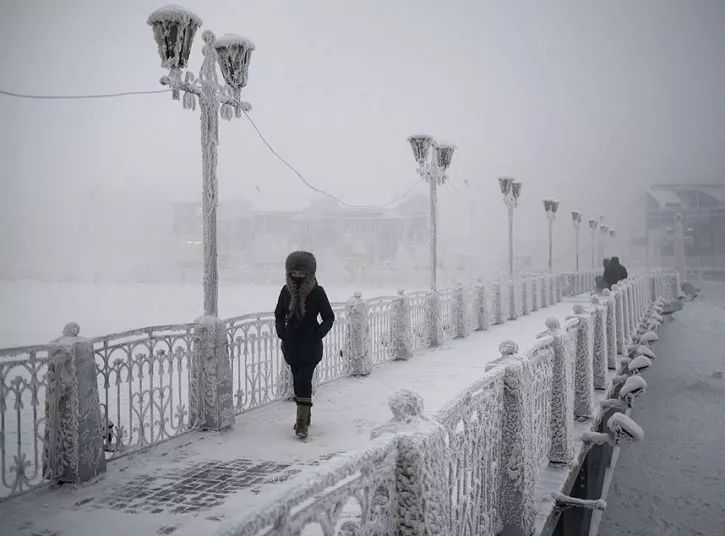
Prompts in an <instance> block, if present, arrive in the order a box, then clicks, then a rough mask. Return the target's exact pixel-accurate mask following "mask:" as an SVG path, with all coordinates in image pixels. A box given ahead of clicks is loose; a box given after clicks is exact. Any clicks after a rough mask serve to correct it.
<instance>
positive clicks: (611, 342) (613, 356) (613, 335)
mask: <svg viewBox="0 0 725 536" xmlns="http://www.w3.org/2000/svg"><path fill="white" fill-rule="evenodd" d="M602 296H603V299H604V304H605V306H606V309H607V312H606V320H605V322H606V326H607V344H606V348H607V368H608V369H610V370H615V369H616V368H617V352H618V351H619V350H618V349H619V345H620V342H619V341H620V336H619V331H618V327H617V326H618V325H619V324H618V322H617V303H616V299H615V296H613V295H612V292H611V291H610V290H609V289H608V288H605V289H604V291H603V292H602Z"/></svg>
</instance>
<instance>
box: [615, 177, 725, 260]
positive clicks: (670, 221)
mask: <svg viewBox="0 0 725 536" xmlns="http://www.w3.org/2000/svg"><path fill="white" fill-rule="evenodd" d="M676 214H682V216H683V219H684V220H683V221H684V225H685V257H686V265H687V266H688V267H699V268H716V267H721V268H722V267H723V266H725V185H720V184H701V185H690V184H658V185H655V186H652V187H651V188H649V189H648V190H647V191H646V192H644V193H643V194H642V195H641V196H640V197H639V198H638V199H637V201H636V203H635V205H634V207H633V209H632V210H631V211H630V218H631V219H630V222H629V223H630V233H631V237H632V240H631V245H632V253H633V255H634V256H635V257H636V258H638V260H641V261H647V262H649V263H650V264H652V265H654V264H663V265H674V242H673V237H672V233H671V232H669V233H668V229H674V227H675V215H676Z"/></svg>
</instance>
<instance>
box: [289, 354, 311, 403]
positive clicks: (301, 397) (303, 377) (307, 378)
mask: <svg viewBox="0 0 725 536" xmlns="http://www.w3.org/2000/svg"><path fill="white" fill-rule="evenodd" d="M316 366H317V365H296V364H295V365H290V369H292V381H293V382H294V390H295V400H296V401H297V403H298V404H300V405H303V406H311V405H312V375H313V374H314V373H315V367H316Z"/></svg>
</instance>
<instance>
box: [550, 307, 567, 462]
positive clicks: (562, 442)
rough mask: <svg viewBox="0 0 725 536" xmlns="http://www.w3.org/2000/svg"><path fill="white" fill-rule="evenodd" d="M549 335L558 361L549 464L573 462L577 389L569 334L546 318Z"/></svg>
mask: <svg viewBox="0 0 725 536" xmlns="http://www.w3.org/2000/svg"><path fill="white" fill-rule="evenodd" d="M546 329H547V331H546V333H545V335H549V336H551V337H552V338H553V339H554V342H553V344H552V346H553V349H554V359H553V367H552V384H551V424H550V425H551V450H550V451H549V461H551V462H552V463H569V462H570V461H571V460H572V458H573V457H574V442H573V428H574V386H573V385H571V384H570V382H569V378H571V377H572V375H571V371H570V370H569V367H570V363H571V361H573V360H570V359H569V358H568V356H567V355H566V352H567V346H566V341H565V340H564V338H565V337H566V333H565V332H564V330H562V329H561V326H560V324H559V320H557V319H556V318H554V317H550V318H547V319H546Z"/></svg>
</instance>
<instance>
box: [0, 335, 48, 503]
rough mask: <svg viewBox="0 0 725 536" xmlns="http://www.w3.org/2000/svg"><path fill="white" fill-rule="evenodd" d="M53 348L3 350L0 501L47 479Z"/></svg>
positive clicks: (0, 366) (0, 361)
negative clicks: (45, 460) (48, 396)
mask: <svg viewBox="0 0 725 536" xmlns="http://www.w3.org/2000/svg"><path fill="white" fill-rule="evenodd" d="M54 349H55V346H54V345H42V346H23V347H18V348H3V349H2V350H0V424H1V425H2V431H1V432H0V484H1V485H0V501H2V500H4V499H7V498H8V497H12V496H14V495H19V494H21V493H24V492H26V491H28V490H30V489H32V488H34V487H36V486H38V485H41V484H43V482H44V480H43V468H42V454H43V438H44V435H45V409H46V408H45V387H46V385H47V376H48V363H49V362H50V361H51V360H52V358H51V356H52V354H53V351H54Z"/></svg>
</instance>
